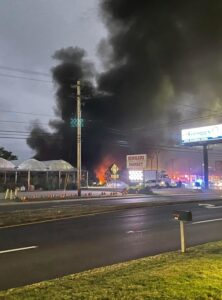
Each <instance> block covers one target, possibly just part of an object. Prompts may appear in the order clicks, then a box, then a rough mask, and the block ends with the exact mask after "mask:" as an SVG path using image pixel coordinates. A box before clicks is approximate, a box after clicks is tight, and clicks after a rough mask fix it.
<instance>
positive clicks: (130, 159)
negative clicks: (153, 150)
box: [126, 154, 147, 170]
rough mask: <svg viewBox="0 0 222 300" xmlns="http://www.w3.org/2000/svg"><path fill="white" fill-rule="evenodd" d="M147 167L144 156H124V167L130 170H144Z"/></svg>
mask: <svg viewBox="0 0 222 300" xmlns="http://www.w3.org/2000/svg"><path fill="white" fill-rule="evenodd" d="M146 166H147V155H146V154H135V155H127V156H126V167H127V169H130V170H144V169H146Z"/></svg>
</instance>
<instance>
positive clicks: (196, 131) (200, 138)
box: [182, 124, 222, 144]
mask: <svg viewBox="0 0 222 300" xmlns="http://www.w3.org/2000/svg"><path fill="white" fill-rule="evenodd" d="M221 139H222V124H218V125H213V126H204V127H198V128H191V129H183V130H182V143H183V144H186V143H196V142H210V141H215V140H221Z"/></svg>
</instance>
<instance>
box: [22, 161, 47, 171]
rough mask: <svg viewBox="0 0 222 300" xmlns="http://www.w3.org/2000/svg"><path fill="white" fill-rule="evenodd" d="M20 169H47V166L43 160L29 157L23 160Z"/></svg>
mask: <svg viewBox="0 0 222 300" xmlns="http://www.w3.org/2000/svg"><path fill="white" fill-rule="evenodd" d="M18 170H30V171H46V166H45V164H44V163H43V162H41V161H39V160H37V159H33V158H31V159H27V160H25V161H23V162H22V163H21V164H20V165H19V166H18Z"/></svg>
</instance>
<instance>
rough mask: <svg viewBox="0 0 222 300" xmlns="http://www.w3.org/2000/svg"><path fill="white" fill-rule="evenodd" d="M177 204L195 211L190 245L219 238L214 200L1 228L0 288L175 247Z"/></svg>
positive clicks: (219, 210) (221, 216)
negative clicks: (174, 214) (172, 216)
mask: <svg viewBox="0 0 222 300" xmlns="http://www.w3.org/2000/svg"><path fill="white" fill-rule="evenodd" d="M178 209H185V210H187V209H189V210H191V211H192V213H193V222H191V223H189V224H187V226H186V231H187V244H188V245H189V246H191V245H197V244H201V243H205V242H209V241H215V240H221V239H222V201H212V200H211V201H209V203H208V202H207V201H205V202H204V203H203V204H200V203H187V204H176V205H173V204H172V205H167V206H155V207H146V208H136V209H130V210H123V211H117V212H112V213H105V214H100V215H92V216H85V217H80V218H77V219H67V220H58V221H53V222H48V223H41V224H32V225H26V226H19V227H14V228H1V229H0V237H1V238H0V265H1V272H0V289H1V290H2V289H7V288H11V287H16V286H22V285H26V284H30V283H34V282H39V281H42V280H45V279H52V278H56V277H60V276H62V275H66V274H71V273H76V272H80V271H83V270H88V269H91V268H95V267H100V266H104V265H109V264H114V263H117V262H122V261H127V260H131V259H136V258H139V257H145V256H148V255H153V254H158V253H162V252H166V251H171V250H176V249H179V248H180V240H179V224H178V222H177V221H174V220H172V218H171V215H172V212H173V211H174V210H178ZM212 220H213V221H212Z"/></svg>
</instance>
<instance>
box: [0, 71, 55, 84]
mask: <svg viewBox="0 0 222 300" xmlns="http://www.w3.org/2000/svg"><path fill="white" fill-rule="evenodd" d="M0 76H1V77H7V78H16V79H24V80H31V81H38V82H44V83H53V81H50V80H44V79H37V78H29V77H24V76H17V75H10V74H4V73H0Z"/></svg>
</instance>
